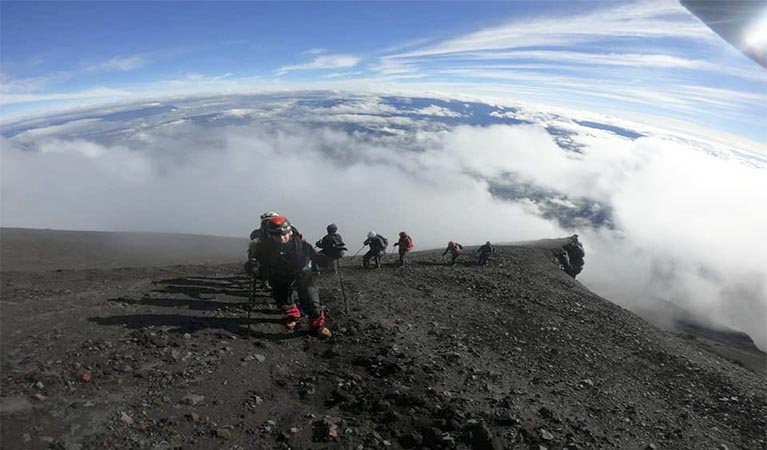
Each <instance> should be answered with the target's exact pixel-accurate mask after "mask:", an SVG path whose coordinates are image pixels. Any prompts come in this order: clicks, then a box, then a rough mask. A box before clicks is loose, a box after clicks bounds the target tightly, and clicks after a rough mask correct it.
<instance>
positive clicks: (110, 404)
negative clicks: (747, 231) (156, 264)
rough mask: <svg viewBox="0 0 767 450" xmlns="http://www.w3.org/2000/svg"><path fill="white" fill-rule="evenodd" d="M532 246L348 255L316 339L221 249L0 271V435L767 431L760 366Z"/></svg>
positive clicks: (331, 283) (230, 437) (154, 444)
mask: <svg viewBox="0 0 767 450" xmlns="http://www.w3.org/2000/svg"><path fill="white" fill-rule="evenodd" d="M545 247H548V246H547V245H541V246H538V247H536V246H534V245H529V244H528V245H527V246H524V247H522V246H504V247H500V248H499V249H498V252H497V254H496V255H494V257H493V259H492V260H491V262H490V264H489V265H488V266H486V267H478V266H475V265H473V264H472V262H473V261H469V256H468V255H467V256H465V257H464V258H466V259H464V260H463V261H461V260H459V264H457V265H456V266H447V265H444V261H443V260H441V258H440V256H439V252H420V253H415V254H413V255H412V257H411V261H410V264H409V265H408V266H407V267H405V268H397V267H395V266H394V265H392V264H386V265H385V266H384V267H383V268H382V269H379V270H363V269H362V268H361V267H360V261H359V258H356V259H350V258H347V259H344V260H343V263H342V275H343V279H344V285H345V292H346V296H347V303H348V305H349V309H350V312H349V314H346V313H345V312H344V301H343V298H342V291H341V288H340V284H339V279H338V278H337V277H336V276H335V275H332V274H323V275H321V276H320V280H319V283H320V287H321V297H322V299H323V301H324V302H325V303H326V304H327V305H328V308H329V311H330V315H331V327H332V329H333V330H334V333H335V335H334V337H333V339H331V340H329V341H320V340H318V339H316V338H314V337H312V336H309V335H307V334H305V333H304V332H301V331H299V332H296V333H293V334H288V333H287V332H286V331H284V330H283V329H282V327H281V326H280V325H279V318H280V315H279V314H278V312H277V311H276V309H274V307H273V306H272V303H271V300H270V298H269V297H268V294H267V293H266V292H262V291H260V292H259V295H258V297H257V304H256V305H255V308H254V311H253V312H252V313H251V314H250V315H249V314H248V311H247V309H248V291H247V280H246V279H245V278H244V277H243V276H242V275H241V274H240V267H239V265H235V264H232V265H221V266H212V265H209V266H174V267H165V268H151V267H143V268H125V269H111V270H101V269H91V270H67V271H56V272H4V273H3V274H2V275H3V276H2V302H1V303H0V306H1V307H2V322H1V323H0V324H1V325H2V329H1V330H0V337H1V338H2V341H1V342H0V347H1V350H2V400H1V401H0V411H1V412H2V430H1V433H2V434H1V435H0V438H1V439H2V444H3V448H30V449H38V448H39V449H42V448H56V449H90V448H117V449H121V448H124V449H129V448H130V449H133V448H149V449H171V448H185V449H190V448H205V449H208V448H210V449H218V448H225V449H232V448H283V449H288V448H296V449H299V448H315V449H319V448H344V449H360V450H362V449H375V450H379V449H381V450H383V449H387V448H421V449H443V448H444V449H447V448H453V447H456V448H472V449H476V450H480V449H501V448H511V449H536V450H539V449H543V448H546V449H563V448H568V449H578V448H620V449H647V448H657V449H661V448H668V449H703V448H706V449H709V448H710V449H714V448H722V449H723V448H728V449H735V448H743V449H760V448H767V444H766V443H765V433H766V432H767V424H766V423H765V417H766V415H767V404H766V402H765V382H764V379H763V377H761V376H759V375H756V374H755V373H754V372H751V371H748V370H746V369H745V368H743V367H740V366H737V365H734V364H732V363H729V362H728V361H726V360H724V359H721V358H719V357H717V356H715V355H711V354H708V353H705V352H702V351H701V350H700V349H698V348H697V347H695V346H693V345H692V344H691V343H690V342H688V341H686V340H684V339H681V338H678V337H676V336H674V335H671V334H669V333H666V332H663V331H661V330H659V329H658V328H655V327H653V326H651V325H649V324H648V323H647V322H645V321H643V320H642V319H640V318H638V317H637V316H635V315H633V314H632V313H630V312H628V311H626V310H623V309H621V308H619V307H617V306H615V305H614V304H612V303H610V302H608V301H606V300H604V299H602V298H600V297H598V296H596V295H594V294H593V293H591V292H589V291H588V290H587V289H585V288H584V287H583V286H582V285H581V284H580V283H578V282H577V281H575V280H573V279H571V278H570V277H568V276H567V275H566V274H564V273H563V272H561V271H560V270H559V269H558V267H557V266H556V264H555V263H554V261H553V259H552V254H551V249H550V248H545ZM467 253H470V252H467ZM389 258H392V257H391V256H390V257H389ZM392 259H393V258H392Z"/></svg>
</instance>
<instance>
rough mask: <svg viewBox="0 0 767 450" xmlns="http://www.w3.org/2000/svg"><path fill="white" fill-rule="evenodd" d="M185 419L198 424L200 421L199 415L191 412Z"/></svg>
mask: <svg viewBox="0 0 767 450" xmlns="http://www.w3.org/2000/svg"><path fill="white" fill-rule="evenodd" d="M186 418H187V419H189V420H191V421H192V422H199V421H200V415H199V414H197V413H196V412H194V411H192V412H190V413H189V414H187V415H186Z"/></svg>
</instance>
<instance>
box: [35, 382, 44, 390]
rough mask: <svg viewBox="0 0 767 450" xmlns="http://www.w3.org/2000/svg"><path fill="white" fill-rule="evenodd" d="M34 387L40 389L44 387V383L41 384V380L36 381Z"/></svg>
mask: <svg viewBox="0 0 767 450" xmlns="http://www.w3.org/2000/svg"><path fill="white" fill-rule="evenodd" d="M35 387H36V388H38V389H42V388H44V387H45V385H44V384H43V382H42V381H38V382H37V383H35Z"/></svg>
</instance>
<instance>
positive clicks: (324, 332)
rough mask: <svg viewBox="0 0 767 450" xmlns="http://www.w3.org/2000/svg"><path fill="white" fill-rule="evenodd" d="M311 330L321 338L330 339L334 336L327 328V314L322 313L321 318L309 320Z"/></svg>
mask: <svg viewBox="0 0 767 450" xmlns="http://www.w3.org/2000/svg"><path fill="white" fill-rule="evenodd" d="M309 328H310V329H311V330H312V333H314V335H316V336H317V337H319V338H323V339H324V338H329V337H330V336H332V335H333V333H331V332H330V328H328V327H326V326H325V312H321V313H320V315H319V316H317V317H312V318H311V319H309Z"/></svg>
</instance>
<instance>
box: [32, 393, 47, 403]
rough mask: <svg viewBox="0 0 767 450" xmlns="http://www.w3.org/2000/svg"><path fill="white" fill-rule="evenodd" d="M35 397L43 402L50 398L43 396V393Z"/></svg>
mask: <svg viewBox="0 0 767 450" xmlns="http://www.w3.org/2000/svg"><path fill="white" fill-rule="evenodd" d="M34 397H35V398H36V399H38V400H40V401H41V402H42V401H43V400H46V399H47V398H48V397H46V396H44V395H43V394H41V393H39V392H38V393H37V394H35V395H34Z"/></svg>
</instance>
